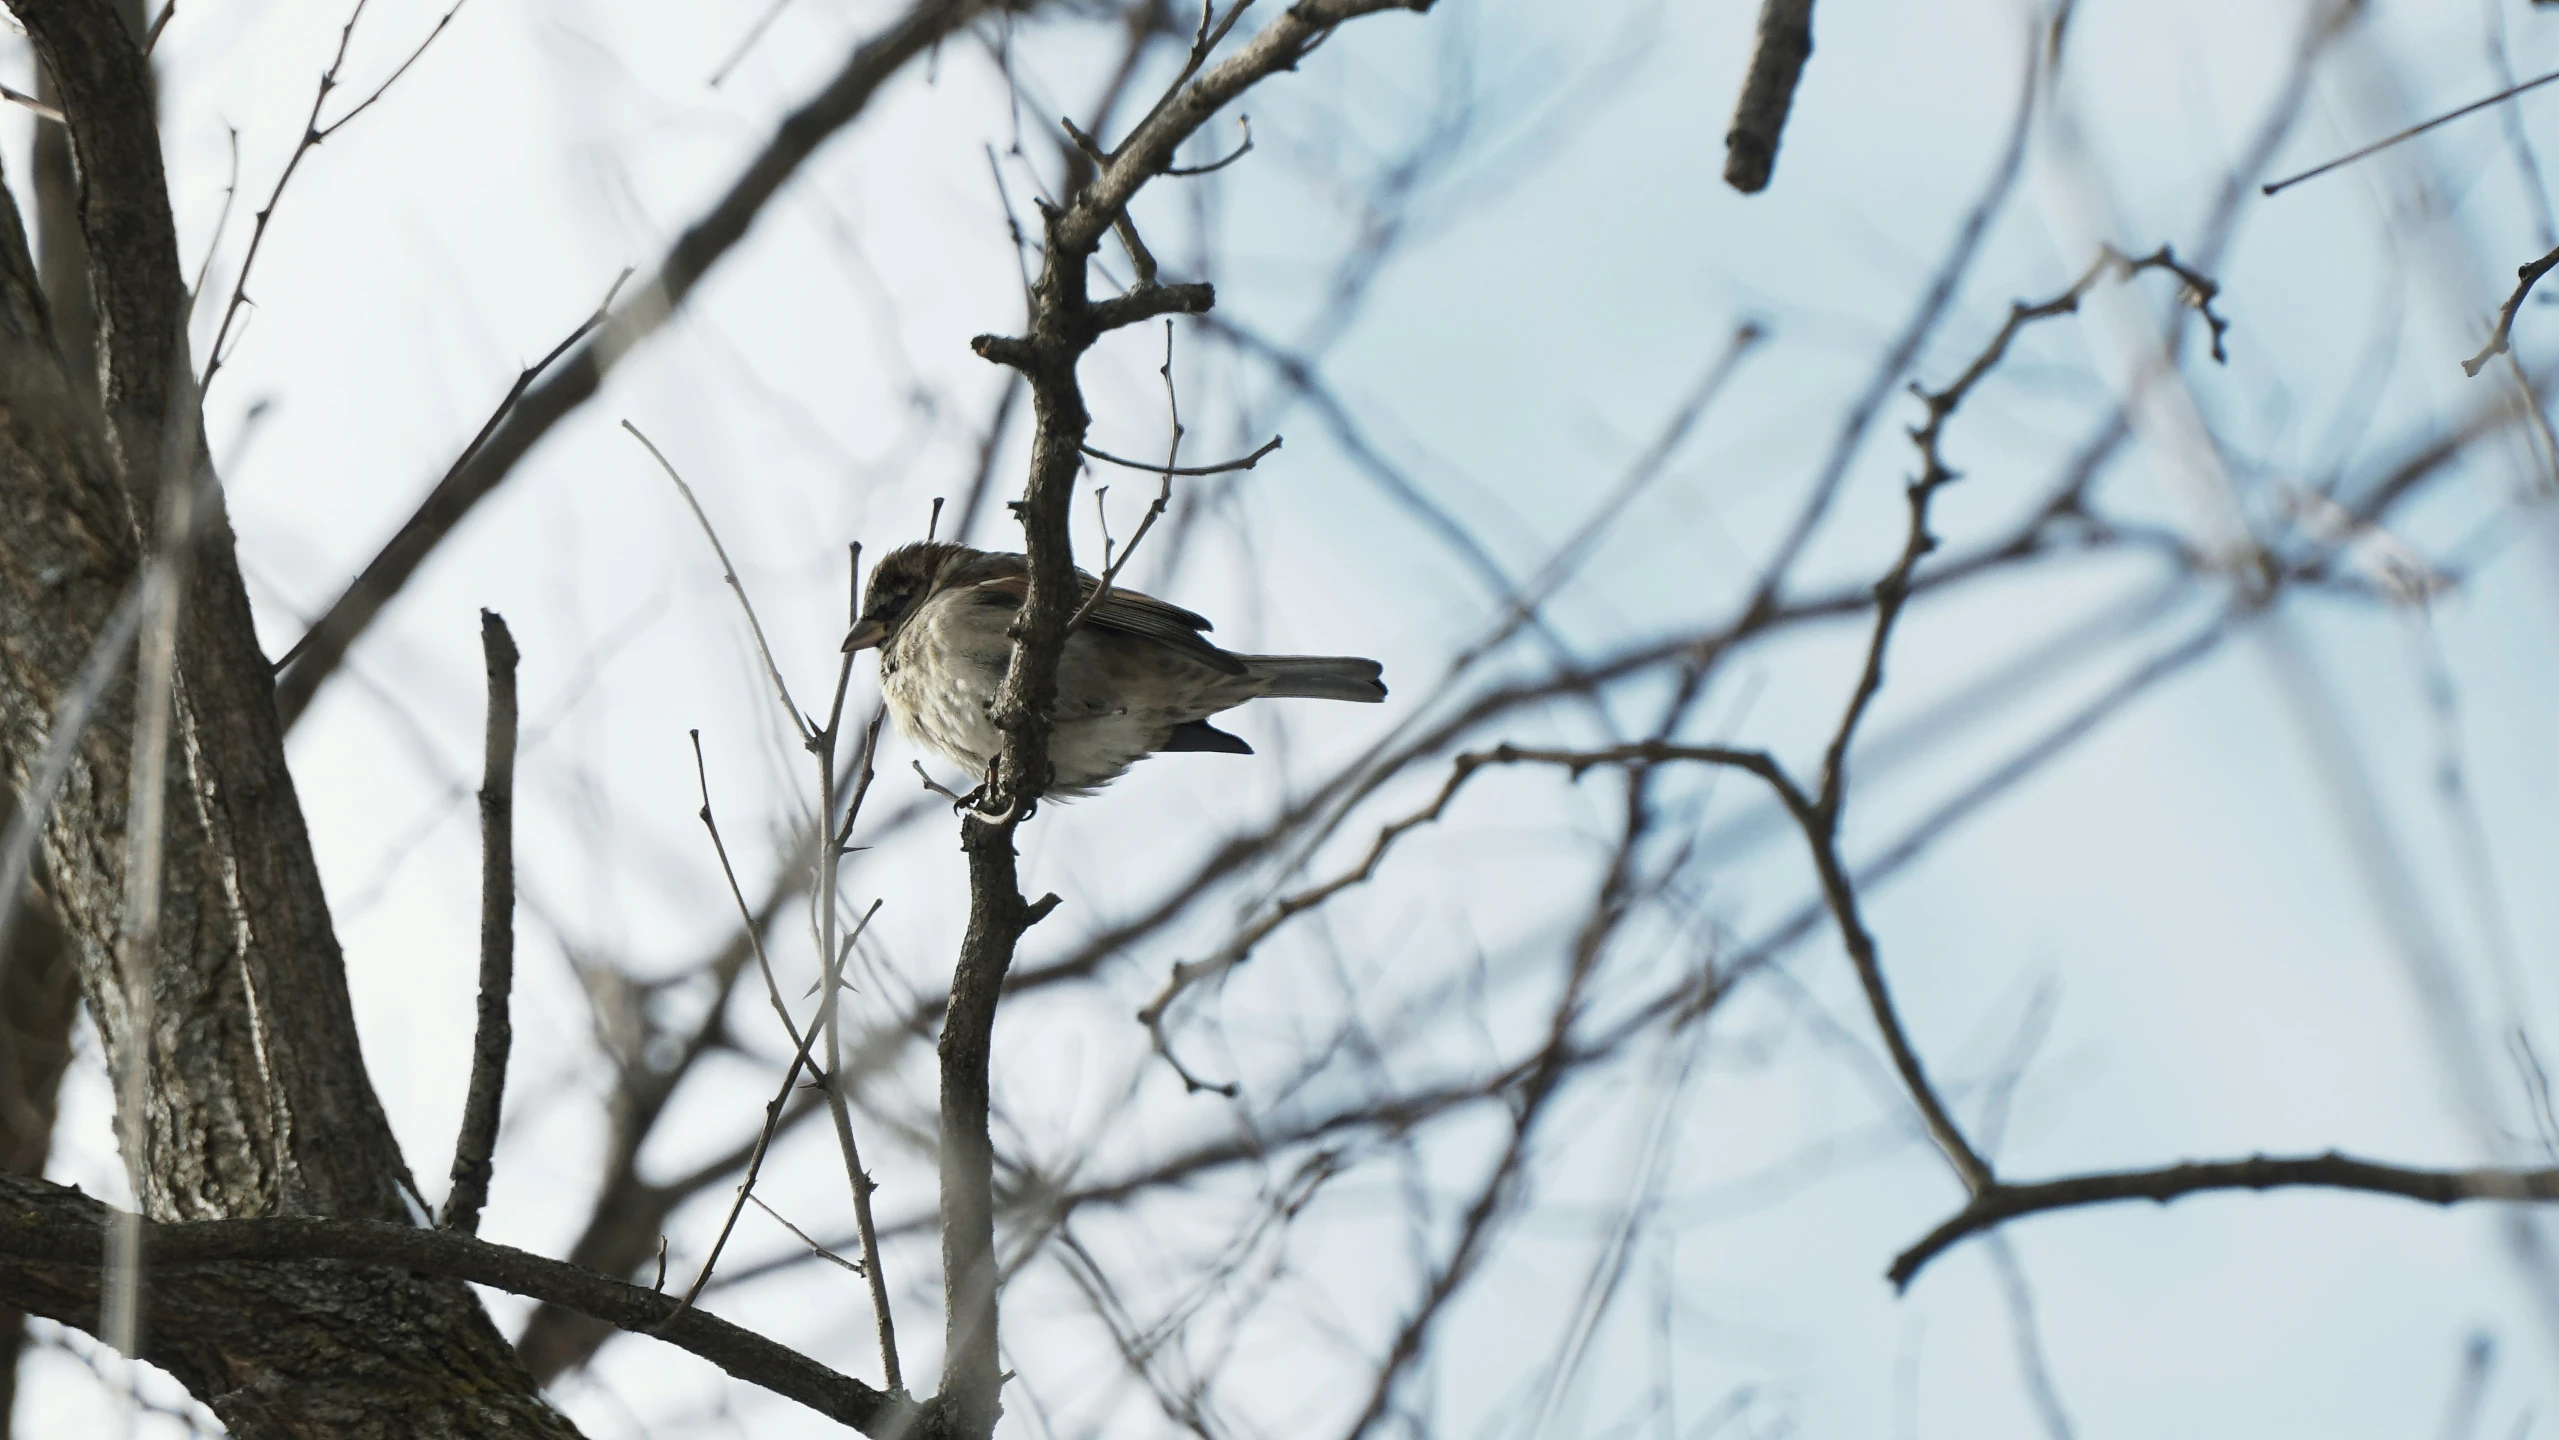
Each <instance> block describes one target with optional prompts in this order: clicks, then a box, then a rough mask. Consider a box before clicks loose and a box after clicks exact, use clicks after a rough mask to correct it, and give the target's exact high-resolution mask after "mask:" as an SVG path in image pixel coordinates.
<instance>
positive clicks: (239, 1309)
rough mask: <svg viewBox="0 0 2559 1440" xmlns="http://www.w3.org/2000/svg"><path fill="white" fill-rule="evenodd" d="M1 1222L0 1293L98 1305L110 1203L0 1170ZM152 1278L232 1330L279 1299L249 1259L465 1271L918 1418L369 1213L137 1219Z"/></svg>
mask: <svg viewBox="0 0 2559 1440" xmlns="http://www.w3.org/2000/svg"><path fill="white" fill-rule="evenodd" d="M0 1198H5V1199H6V1202H7V1204H8V1206H9V1212H10V1224H9V1225H7V1226H6V1227H0V1261H5V1262H8V1263H5V1264H0V1295H6V1296H8V1297H9V1298H10V1299H12V1300H13V1301H24V1302H27V1305H26V1308H28V1309H29V1310H30V1311H32V1312H34V1313H38V1314H48V1315H53V1316H55V1317H57V1318H65V1319H66V1320H70V1319H72V1318H73V1317H76V1316H79V1315H81V1314H83V1313H91V1312H93V1311H94V1307H95V1305H96V1304H97V1298H98V1290H99V1278H98V1277H99V1272H100V1270H101V1269H102V1262H101V1250H102V1248H103V1247H102V1245H101V1232H102V1231H103V1230H104V1229H105V1227H106V1225H107V1224H108V1223H109V1222H110V1221H111V1220H112V1219H113V1218H114V1217H115V1216H116V1214H117V1212H116V1211H114V1210H111V1209H110V1208H109V1207H107V1206H105V1205H102V1204H100V1203H99V1202H97V1201H95V1200H92V1199H90V1198H88V1197H87V1196H85V1195H82V1194H80V1193H79V1192H78V1191H77V1190H73V1189H71V1188H69V1187H67V1186H61V1185H53V1184H48V1183H46V1182H44V1181H41V1180H26V1179H19V1178H17V1177H13V1176H0ZM138 1228H139V1231H140V1233H141V1236H142V1241H143V1247H144V1250H145V1253H147V1254H148V1255H149V1257H150V1260H151V1264H152V1266H153V1267H154V1270H155V1273H156V1274H157V1276H158V1278H157V1279H156V1280H155V1281H154V1283H153V1286H152V1291H151V1293H150V1294H149V1295H148V1296H147V1297H146V1298H145V1302H144V1303H145V1304H146V1306H147V1307H148V1308H149V1310H150V1311H151V1312H152V1313H153V1314H159V1313H162V1312H163V1310H164V1309H166V1310H167V1311H169V1312H171V1313H176V1314H192V1315H196V1316H199V1317H202V1316H205V1315H211V1314H225V1313H227V1314H230V1315H232V1316H233V1319H232V1322H231V1323H233V1324H235V1325H254V1324H257V1323H260V1321H261V1318H262V1316H271V1315H272V1314H273V1308H272V1307H273V1306H274V1304H275V1298H274V1297H273V1296H271V1295H266V1294H262V1293H260V1291H259V1290H258V1289H257V1287H256V1286H255V1285H254V1284H253V1283H244V1282H243V1279H242V1277H240V1276H239V1274H238V1273H237V1267H240V1266H243V1265H247V1266H254V1267H257V1268H258V1270H259V1271H261V1272H265V1273H268V1274H272V1275H275V1276H278V1277H283V1276H286V1275H289V1274H291V1273H293V1272H295V1271H307V1269H308V1268H309V1266H310V1265H311V1264H312V1263H313V1262H315V1261H334V1262H337V1263H340V1264H350V1265H363V1266H369V1267H375V1268H379V1269H385V1270H399V1271H414V1272H417V1273H420V1274H427V1275H439V1276H445V1277H449V1278H451V1279H456V1280H467V1281H470V1282H471V1283H473V1284H476V1285H487V1286H491V1287H493V1288H495V1289H499V1290H504V1291H507V1292H509V1293H510V1294H516V1295H524V1296H529V1297H531V1298H533V1299H537V1300H544V1301H548V1302H550V1303H551V1304H554V1305H561V1306H565V1307H567V1308H569V1309H572V1310H575V1311H577V1312H579V1313H580V1314H584V1315H591V1316H594V1317H595V1318H596V1319H599V1320H603V1321H606V1322H608V1323H610V1324H612V1325H614V1326H616V1327H618V1328H620V1329H623V1330H628V1331H631V1332H633V1333H634V1334H644V1335H652V1336H655V1337H656V1338H657V1339H660V1340H663V1341H665V1342H666V1343H668V1344H670V1345H673V1346H676V1347H677V1348H679V1349H682V1350H686V1351H690V1352H691V1353H693V1354H695V1355H699V1356H701V1357H702V1358H703V1359H705V1360H708V1361H710V1362H711V1363H712V1364H714V1365H717V1366H719V1367H720V1368H721V1369H722V1370H724V1371H726V1372H727V1373H729V1374H730V1375H733V1376H735V1377H736V1378H738V1379H740V1380H743V1381H745V1382H746V1383H748V1384H750V1385H754V1386H757V1387H759V1388H761V1389H765V1390H769V1391H771V1392H772V1393H774V1394H776V1395H779V1396H781V1397H782V1398H784V1399H786V1400H792V1401H795V1402H797V1403H799V1404H801V1405H805V1406H807V1407H808V1408H810V1409H812V1410H815V1411H817V1412H818V1413H819V1414H821V1415H824V1416H827V1417H828V1418H830V1419H833V1420H836V1421H838V1422H841V1423H843V1424H846V1425H850V1426H852V1427H854V1428H855V1429H857V1430H860V1431H862V1432H863V1433H865V1434H868V1435H873V1436H879V1437H883V1440H888V1437H895V1436H899V1435H911V1434H913V1433H915V1432H914V1430H913V1428H912V1427H913V1425H914V1424H915V1419H916V1417H915V1415H914V1413H913V1410H912V1408H911V1407H909V1406H906V1405H904V1404H901V1403H900V1402H899V1401H898V1399H897V1397H895V1396H892V1395H888V1394H884V1393H883V1392H881V1391H878V1390H875V1389H873V1388H871V1387H870V1386H868V1385H865V1384H863V1383H862V1382H861V1381H859V1380H855V1379H852V1378H850V1377H848V1376H845V1375H840V1374H837V1373H836V1372H835V1371H833V1370H830V1369H828V1368H827V1367H826V1366H824V1365H821V1364H819V1363H818V1362H816V1361H815V1360H812V1359H810V1358H808V1357H807V1356H805V1355H802V1354H800V1353H799V1352H797V1351H795V1350H792V1349H790V1348H789V1347H787V1346H784V1345H780V1344H777V1343H775V1342H773V1341H771V1340H767V1339H765V1338H764V1337H762V1336H760V1335H757V1334H755V1333H754V1332H753V1331H750V1330H746V1329H743V1328H741V1327H739V1326H736V1325H732V1324H730V1323H729V1322H727V1321H725V1320H722V1319H720V1318H718V1317H717V1316H714V1315H709V1314H705V1313H704V1312H702V1311H699V1310H691V1309H687V1308H685V1307H684V1306H683V1305H681V1304H680V1303H679V1302H677V1301H675V1300H672V1299H669V1298H668V1297H666V1296H664V1295H660V1294H656V1293H654V1292H652V1291H648V1290H643V1289H641V1288H640V1287H639V1286H636V1285H629V1284H625V1283H623V1282H622V1281H619V1280H614V1279H611V1278H608V1277H606V1276H603V1275H599V1274H596V1273H595V1272H594V1271H592V1270H584V1269H581V1268H579V1267H577V1266H575V1265H569V1264H565V1263H563V1262H561V1261H558V1260H550V1259H545V1258H544V1257H542V1256H539V1255H535V1254H533V1253H531V1252H529V1251H525V1250H518V1249H516V1248H514V1247H513V1246H508V1245H497V1244H492V1243H491V1242H489V1241H486V1240H482V1239H480V1238H478V1237H477V1236H472V1235H464V1234H462V1233H460V1232H458V1231H453V1230H424V1229H419V1228H416V1227H414V1226H407V1225H394V1224H390V1223H387V1222H384V1221H376V1220H338V1219H321V1218H318V1217H313V1216H290V1217H285V1216H276V1217H268V1218H261V1219H252V1220H195V1221H188V1222H185V1223H180V1224H169V1223H164V1222H159V1221H150V1220H142V1221H139V1222H138Z"/></svg>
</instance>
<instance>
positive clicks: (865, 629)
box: [844, 615, 889, 655]
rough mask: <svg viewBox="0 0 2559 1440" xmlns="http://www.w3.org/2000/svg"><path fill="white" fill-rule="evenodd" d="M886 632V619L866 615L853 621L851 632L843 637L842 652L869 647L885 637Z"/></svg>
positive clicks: (850, 652) (847, 652) (887, 628)
mask: <svg viewBox="0 0 2559 1440" xmlns="http://www.w3.org/2000/svg"><path fill="white" fill-rule="evenodd" d="M888 634H889V627H888V622H887V621H885V620H877V619H873V618H871V617H870V616H867V615H866V616H864V617H863V618H862V619H861V620H859V621H857V622H855V623H854V626H853V633H852V634H850V635H847V636H845V637H844V653H845V654H847V655H850V654H852V653H853V652H854V651H856V650H868V649H871V648H872V647H874V646H876V645H878V644H879V643H880V642H881V641H882V640H885V639H887V638H888Z"/></svg>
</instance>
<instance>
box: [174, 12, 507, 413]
mask: <svg viewBox="0 0 2559 1440" xmlns="http://www.w3.org/2000/svg"><path fill="white" fill-rule="evenodd" d="M467 3H469V0H454V5H453V8H452V9H450V10H447V11H445V12H444V14H443V16H442V17H440V18H439V19H437V21H436V22H435V28H434V29H432V30H429V31H428V32H427V36H426V38H425V39H424V40H421V41H419V42H418V48H417V49H415V50H412V51H410V52H409V58H408V59H406V60H403V61H401V62H400V68H398V69H396V70H394V71H392V72H391V76H390V78H389V79H387V80H384V81H383V82H382V83H381V84H380V85H378V86H376V87H374V91H373V93H372V94H370V95H367V96H365V97H364V99H363V100H361V101H359V102H357V104H356V107H355V108H354V109H352V110H349V111H348V112H347V113H345V114H344V115H341V116H339V117H338V118H337V119H335V120H332V121H330V122H329V123H328V124H326V125H323V124H321V123H320V107H321V106H323V105H325V104H327V103H328V100H329V94H330V92H331V91H333V90H335V89H337V88H338V71H339V70H340V69H341V68H343V67H344V66H345V64H346V60H347V45H348V42H350V41H352V40H353V39H354V38H355V25H356V22H357V21H358V20H361V19H363V18H364V6H365V0H355V8H354V9H352V10H350V11H348V12H347V23H346V26H345V28H343V29H341V30H340V31H338V53H337V54H336V55H335V56H334V57H332V58H331V59H330V61H329V68H328V69H326V70H323V71H321V72H320V86H319V90H318V93H316V94H314V95H313V96H312V97H311V114H310V116H309V118H307V119H305V120H304V121H303V122H302V136H301V138H300V139H299V140H297V141H295V142H294V146H293V154H292V155H290V156H288V157H287V158H286V159H285V162H284V172H283V173H282V174H280V175H278V176H276V177H275V189H274V190H273V191H271V192H269V194H268V195H267V203H266V205H265V207H264V208H262V209H260V210H259V211H258V220H257V224H256V226H255V227H254V228H252V229H251V230H250V231H249V253H248V254H247V255H245V256H243V257H241V260H240V274H239V278H238V279H236V280H234V281H233V282H232V285H231V303H230V304H229V305H228V306H226V307H225V308H224V309H223V312H222V324H221V325H220V326H219V327H217V328H216V329H215V330H214V332H213V344H212V345H211V346H209V347H207V348H206V350H205V355H206V357H207V358H206V360H205V364H204V378H203V379H201V380H199V381H197V382H196V389H197V390H198V391H199V392H202V391H204V390H208V389H211V388H212V386H213V377H214V376H215V375H217V374H220V373H221V371H222V365H223V361H224V359H225V356H224V353H223V342H224V341H226V340H228V339H230V338H231V323H232V321H233V320H235V319H236V318H238V316H239V314H240V307H241V306H242V305H244V304H246V303H248V299H249V273H250V271H252V270H254V269H255V268H257V263H258V252H259V250H260V248H261V247H262V246H264V245H265V244H266V238H267V223H268V222H269V221H271V220H273V219H274V218H275V207H276V205H277V204H278V203H279V202H281V201H282V200H283V199H284V187H285V186H287V185H289V184H291V183H292V181H293V175H294V172H295V171H296V170H299V169H300V168H301V167H302V157H303V156H305V155H308V154H310V153H311V152H312V151H313V150H316V149H318V148H319V147H320V143H321V142H322V141H324V140H327V139H328V138H329V137H330V136H332V135H335V134H337V133H338V132H339V131H340V130H343V129H345V128H346V127H347V124H348V122H350V121H352V120H354V119H355V117H357V116H358V115H361V114H363V113H364V112H365V111H367V110H370V109H372V108H373V106H374V103H375V102H376V101H379V100H380V99H381V98H382V97H383V96H384V95H385V94H388V93H389V92H390V89H391V87H392V86H393V85H396V84H398V83H399V80H400V77H401V76H403V75H406V74H408V73H409V67H410V66H412V65H415V64H417V63H418V60H419V58H420V57H421V56H423V55H425V54H426V52H427V47H428V46H430V45H433V44H434V43H435V39H436V37H437V36H439V35H441V34H443V33H444V27H446V26H447V25H450V24H452V23H453V17H454V16H456V15H458V14H460V13H461V12H462V7H463V5H465V4H467ZM175 8H176V7H175V6H174V5H172V6H171V7H170V10H175ZM168 18H169V11H163V12H162V13H161V16H160V19H161V20H162V22H164V23H165V22H166V21H167V20H168ZM151 38H152V39H154V40H157V39H158V38H159V28H158V27H157V26H154V27H153V28H152V35H151Z"/></svg>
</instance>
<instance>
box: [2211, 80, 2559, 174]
mask: <svg viewBox="0 0 2559 1440" xmlns="http://www.w3.org/2000/svg"><path fill="white" fill-rule="evenodd" d="M2553 80H2559V70H2553V71H2551V72H2550V73H2549V74H2547V75H2537V76H2535V77H2533V78H2532V79H2530V80H2526V81H2524V82H2523V83H2522V84H2520V85H2509V86H2507V87H2506V88H2505V89H2503V90H2500V91H2498V92H2497V93H2496V94H2494V95H2491V96H2489V97H2488V98H2486V99H2484V100H2473V101H2471V102H2470V103H2469V104H2467V105H2464V106H2462V107H2460V108H2459V109H2457V110H2447V111H2445V112H2444V113H2443V114H2441V115H2438V116H2436V117H2435V118H2433V119H2432V120H2420V121H2418V122H2417V123H2416V124H2414V125H2411V126H2409V127H2408V128H2407V129H2405V130H2402V131H2400V132H2399V133H2398V134H2396V135H2389V136H2385V137H2383V138H2382V139H2379V140H2375V141H2374V142H2372V143H2371V144H2369V145H2366V146H2365V147H2363V148H2362V149H2360V150H2355V151H2350V152H2348V153H2346V154H2344V155H2340V156H2338V157H2337V158H2336V159H2334V160H2331V161H2329V162H2328V163H2326V164H2324V165H2313V166H2311V167H2310V168H2309V169H2307V170H2304V171H2302V172H2301V173H2300V174H2298V175H2287V176H2285V177H2284V178H2283V179H2281V180H2276V181H2272V182H2270V183H2268V184H2264V185H2260V186H2258V187H2257V189H2258V190H2259V192H2261V193H2263V194H2267V195H2273V194H2275V193H2277V192H2279V191H2283V190H2289V189H2291V188H2292V187H2293V186H2295V185H2298V184H2300V183H2301V182H2302V181H2304V180H2315V179H2317V178H2318V177H2320V176H2322V175H2325V174H2327V173H2328V172H2329V171H2331V170H2334V169H2337V168H2338V167H2339V166H2343V165H2352V164H2353V163H2355V162H2356V161H2358V160H2361V159H2363V158H2364V157H2365V156H2367V155H2377V154H2379V153H2381V152H2382V151H2384V150H2387V149H2389V148H2390V147H2391V146H2393V145H2396V144H2398V143H2399V142H2400V141H2402V140H2413V139H2415V138H2416V137H2418V136H2420V135H2423V134H2425V133H2426V132H2427V131H2429V130H2432V129H2434V128H2435V127H2436V126H2438V125H2444V124H2449V123H2450V122H2452V121H2455V120H2458V119H2460V118H2461V117H2462V116H2464V115H2471V114H2475V113H2477V112H2479V111H2481V110H2485V109H2487V108H2488V107H2489V106H2491V105H2494V104H2497V103H2498V102H2500V101H2503V100H2511V99H2513V98H2514V97H2516V96H2517V95H2520V94H2522V93H2523V92H2525V91H2526V90H2531V89H2534V88H2537V87H2539V86H2543V85H2547V84H2549V83H2550V82H2551V81H2553Z"/></svg>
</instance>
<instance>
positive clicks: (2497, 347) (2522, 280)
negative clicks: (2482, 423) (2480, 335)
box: [2461, 249, 2559, 414]
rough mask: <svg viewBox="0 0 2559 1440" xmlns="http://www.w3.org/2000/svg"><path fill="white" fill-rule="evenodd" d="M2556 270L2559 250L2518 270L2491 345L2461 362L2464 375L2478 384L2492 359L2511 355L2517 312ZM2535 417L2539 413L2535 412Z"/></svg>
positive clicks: (2492, 334) (2489, 338) (2501, 311)
mask: <svg viewBox="0 0 2559 1440" xmlns="http://www.w3.org/2000/svg"><path fill="white" fill-rule="evenodd" d="M2553 267H2559V249H2554V250H2552V251H2551V252H2550V253H2549V254H2547V255H2544V256H2542V257H2541V258H2540V259H2538V260H2534V261H2531V262H2529V263H2527V264H2524V265H2521V266H2518V267H2517V268H2516V270H2515V293H2513V294H2512V295H2509V296H2507V297H2506V303H2505V304H2504V305H2501V306H2499V307H2498V309H2497V328H2496V329H2495V330H2494V331H2492V332H2491V333H2490V334H2489V336H2488V343H2487V344H2485V345H2483V346H2481V347H2480V348H2479V353H2478V354H2476V355H2473V356H2471V357H2470V358H2469V359H2467V360H2464V361H2462V362H2461V373H2462V374H2464V375H2467V376H2469V377H2471V378H2472V379H2474V380H2475V379H2477V378H2479V371H2480V370H2481V369H2482V368H2483V367H2484V366H2486V365H2487V363H2488V361H2489V360H2490V359H2492V358H2494V357H2495V356H2499V355H2503V354H2506V353H2507V352H2508V349H2509V348H2510V347H2509V345H2508V343H2507V342H2508V341H2509V340H2510V339H2511V338H2512V336H2513V335H2514V329H2515V312H2516V311H2517V310H2520V309H2522V308H2523V301H2524V297H2525V296H2527V295H2530V294H2531V293H2532V287H2533V286H2535V285H2538V284H2540V283H2541V277H2542V276H2544V275H2547V274H2549V273H2550V271H2551V269H2552V268H2553ZM2534 413H2536V414H2538V413H2539V412H2538V410H2536V411H2535V412H2534Z"/></svg>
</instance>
